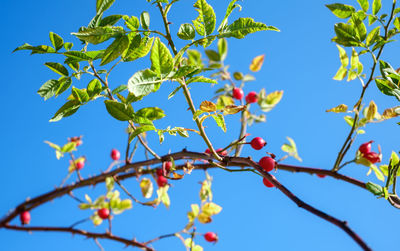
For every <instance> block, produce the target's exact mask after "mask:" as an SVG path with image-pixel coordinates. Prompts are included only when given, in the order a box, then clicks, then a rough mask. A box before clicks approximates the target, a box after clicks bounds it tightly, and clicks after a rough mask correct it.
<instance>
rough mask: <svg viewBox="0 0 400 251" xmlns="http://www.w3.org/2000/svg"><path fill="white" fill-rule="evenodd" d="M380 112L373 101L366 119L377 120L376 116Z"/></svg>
mask: <svg viewBox="0 0 400 251" xmlns="http://www.w3.org/2000/svg"><path fill="white" fill-rule="evenodd" d="M377 112H378V107H377V106H376V104H375V102H374V101H373V100H371V102H370V103H369V106H368V111H367V114H366V116H365V117H366V119H368V120H373V119H374V118H375V116H376V115H377Z"/></svg>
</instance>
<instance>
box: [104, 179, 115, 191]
mask: <svg viewBox="0 0 400 251" xmlns="http://www.w3.org/2000/svg"><path fill="white" fill-rule="evenodd" d="M105 183H106V188H107V191H112V190H113V189H114V184H115V180H114V178H113V177H107V178H106V182H105Z"/></svg>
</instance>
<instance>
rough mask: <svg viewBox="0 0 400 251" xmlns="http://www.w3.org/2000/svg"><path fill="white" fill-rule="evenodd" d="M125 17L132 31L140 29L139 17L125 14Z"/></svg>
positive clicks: (126, 23)
mask: <svg viewBox="0 0 400 251" xmlns="http://www.w3.org/2000/svg"><path fill="white" fill-rule="evenodd" d="M123 19H124V20H125V25H126V27H128V28H129V29H130V30H131V31H136V30H137V29H139V25H140V22H139V19H138V18H137V17H135V16H132V17H129V16H123Z"/></svg>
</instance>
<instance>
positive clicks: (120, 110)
mask: <svg viewBox="0 0 400 251" xmlns="http://www.w3.org/2000/svg"><path fill="white" fill-rule="evenodd" d="M104 103H105V105H106V109H107V111H108V113H109V114H110V115H111V116H113V117H114V118H115V119H117V120H120V121H128V120H132V119H133V117H134V111H133V108H132V106H131V105H130V104H123V103H120V102H118V101H115V100H106V101H104Z"/></svg>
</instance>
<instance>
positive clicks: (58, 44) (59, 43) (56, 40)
mask: <svg viewBox="0 0 400 251" xmlns="http://www.w3.org/2000/svg"><path fill="white" fill-rule="evenodd" d="M49 36H50V41H51V44H52V45H53V47H54V48H55V49H56V51H58V50H59V49H61V48H62V47H63V44H64V40H63V39H62V37H60V36H59V35H57V34H56V33H54V32H50V34H49Z"/></svg>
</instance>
